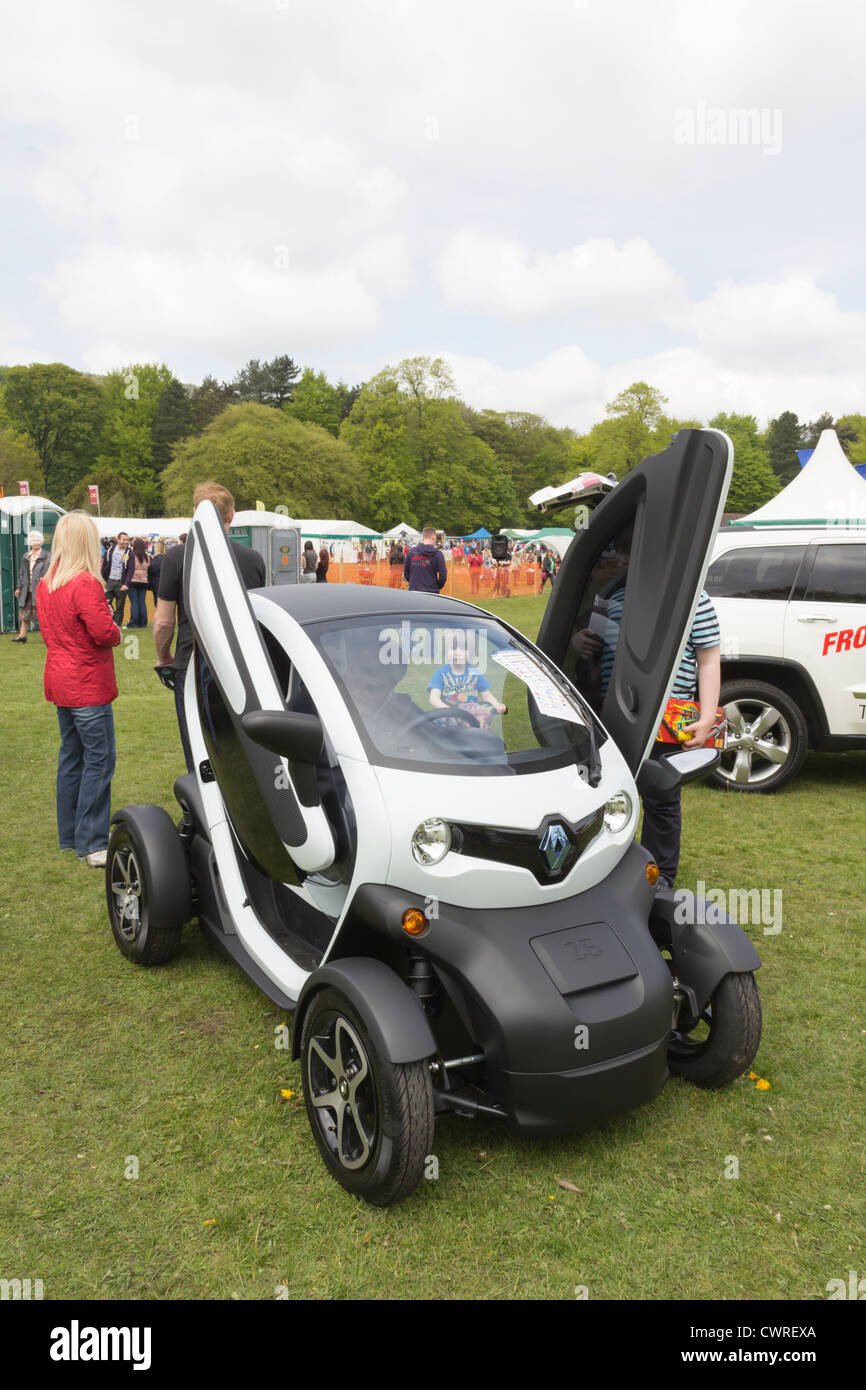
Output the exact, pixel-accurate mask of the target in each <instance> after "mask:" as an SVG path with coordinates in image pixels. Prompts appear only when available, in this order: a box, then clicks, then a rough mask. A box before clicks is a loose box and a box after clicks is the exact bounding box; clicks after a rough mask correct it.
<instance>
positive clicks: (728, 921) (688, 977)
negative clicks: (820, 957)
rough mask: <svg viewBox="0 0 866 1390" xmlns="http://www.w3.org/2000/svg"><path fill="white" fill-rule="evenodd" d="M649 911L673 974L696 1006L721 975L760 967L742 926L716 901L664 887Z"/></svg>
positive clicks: (705, 1000) (711, 989) (758, 958)
mask: <svg viewBox="0 0 866 1390" xmlns="http://www.w3.org/2000/svg"><path fill="white" fill-rule="evenodd" d="M652 915H653V919H654V924H655V923H658V922H663V923H664V928H665V934H666V935H667V934H668V933H669V940H670V947H671V953H672V955H673V959H674V968H675V969H676V973H677V976H678V978H679V979H680V980H681V981H682V982H683V984H685V985H688V986H689V988H690V989H692V990H694V993H695V998H696V999H697V1002H698V1005H699V1006H703V1005H704V1004H705V1003H706V1002H707V1000H708V999H709V997H710V995H711V994H712V993H713V991H714V990H715V988H716V986H717V985H718V984H719V983H720V981H721V980H722V978H723V976H725V975H730V974H744V973H746V972H748V971H752V970H757V969H758V968H759V967H760V964H761V957H760V956H759V955H758V953H757V951H756V950H755V948H754V946H753V945H752V943H751V941H750V940H749V938H748V937H747V936H746V933H745V932H744V931H743V929H742V927H741V926H740V925H739V924H738V923H737V922H735V921H734V920H733V919H732V918H731V917H728V915H727V914H726V913H725V912H723V911H722V909H721V908H720V907H719V906H718V905H717V904H716V903H709V902H707V901H706V900H705V899H704V898H699V897H697V896H696V895H695V894H694V893H687V892H686V891H685V890H683V889H676V890H673V891H670V890H666V891H665V892H663V893H657V894H656V897H655V901H654V903H653V911H652ZM656 929H657V928H656Z"/></svg>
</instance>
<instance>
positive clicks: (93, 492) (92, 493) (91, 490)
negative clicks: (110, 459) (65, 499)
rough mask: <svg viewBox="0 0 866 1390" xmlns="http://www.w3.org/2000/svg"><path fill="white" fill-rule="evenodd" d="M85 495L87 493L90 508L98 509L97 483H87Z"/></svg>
mask: <svg viewBox="0 0 866 1390" xmlns="http://www.w3.org/2000/svg"><path fill="white" fill-rule="evenodd" d="M87 493H88V497H89V498H90V505H91V507H98V506H99V485H98V484H97V483H89V484H88V487H87Z"/></svg>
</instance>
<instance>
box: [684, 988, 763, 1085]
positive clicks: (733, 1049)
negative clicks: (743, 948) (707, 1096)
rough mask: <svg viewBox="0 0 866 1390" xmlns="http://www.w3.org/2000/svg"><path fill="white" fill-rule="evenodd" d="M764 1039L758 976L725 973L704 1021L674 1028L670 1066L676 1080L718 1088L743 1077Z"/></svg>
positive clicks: (707, 1004) (704, 1016)
mask: <svg viewBox="0 0 866 1390" xmlns="http://www.w3.org/2000/svg"><path fill="white" fill-rule="evenodd" d="M760 1041H761V996H760V995H759V993H758V986H757V984H756V983H755V977H754V975H753V974H752V973H751V972H750V971H747V972H743V973H741V974H732V975H725V976H724V978H723V979H722V980H720V981H719V983H718V985H717V986H716V989H715V991H714V993H713V995H712V997H711V998H710V999H709V1000H708V1001H707V1003H706V1004H705V1005H704V1007H703V1008H702V1009H701V1013H700V1017H699V1018H696V1019H689V1020H688V1021H687V1022H686V1023H683V1024H682V1025H680V1026H678V1027H677V1028H675V1029H674V1032H673V1034H672V1036H671V1040H670V1043H669V1044H668V1067H669V1068H670V1070H671V1071H672V1072H673V1074H674V1075H675V1076H682V1077H685V1078H686V1080H687V1081H691V1082H693V1083H694V1085H695V1086H702V1087H706V1088H707V1089H710V1090H714V1089H716V1088H717V1087H719V1086H727V1085H728V1083H729V1082H731V1081H734V1080H736V1078H737V1077H738V1076H742V1074H743V1072H744V1071H746V1070H747V1069H748V1068H749V1067H750V1066H751V1065H752V1061H753V1059H754V1056H755V1053H756V1052H757V1050H758V1044H759V1042H760Z"/></svg>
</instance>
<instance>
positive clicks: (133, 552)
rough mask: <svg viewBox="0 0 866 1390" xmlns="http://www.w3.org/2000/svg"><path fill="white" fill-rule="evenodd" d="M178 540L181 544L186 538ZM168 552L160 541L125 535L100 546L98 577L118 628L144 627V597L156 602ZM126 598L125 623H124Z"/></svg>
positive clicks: (145, 599) (145, 603) (145, 605)
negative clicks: (160, 577)
mask: <svg viewBox="0 0 866 1390" xmlns="http://www.w3.org/2000/svg"><path fill="white" fill-rule="evenodd" d="M180 540H181V544H183V542H184V541H185V540H186V536H185V535H184V536H181V538H180ZM167 549H168V545H167V542H166V541H165V540H163V539H162V538H161V537H159V538H157V537H151V538H149V539H147V538H145V537H144V536H136V537H134V538H133V539H132V540H130V538H129V535H128V534H127V532H126V531H121V532H120V533H119V534H118V535H117V536H115V537H113V538H112V539H111V540H109V539H107V538H103V540H102V541H101V542H100V573H101V575H102V578H103V579H104V581H105V593H106V596H107V598H108V601H109V603H110V604H111V607H112V610H113V615H114V621H115V622H116V623H117V626H118V627H147V625H148V624H147V595H148V593H151V594H152V595H153V599H154V602H155V601H156V596H157V591H158V589H159V574H160V570H161V568H162V562H163V558H164V557H165V553H166V550H167ZM127 598H128V599H129V606H130V613H129V622H128V623H126V622H125V621H124V619H125V617H126V600H127Z"/></svg>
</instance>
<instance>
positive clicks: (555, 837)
mask: <svg viewBox="0 0 866 1390" xmlns="http://www.w3.org/2000/svg"><path fill="white" fill-rule="evenodd" d="M538 848H539V849H540V850H541V853H542V854H543V855H544V858H545V860H546V861H547V868H548V871H549V872H550V873H552V874H555V873H558V872H559V870H560V869H561V868H562V866H563V864H564V863H565V861H566V859H567V858H568V851H569V850H570V849H571V840H570V839H569V838H568V832H567V831H566V829H565V827H564V826H563V825H560V824H559V822H558V821H555V822H554V823H553V825H549V826H548V827H547V829H546V830H545V832H544V834H543V835H542V837H541V839H540V840H539V842H538Z"/></svg>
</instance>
